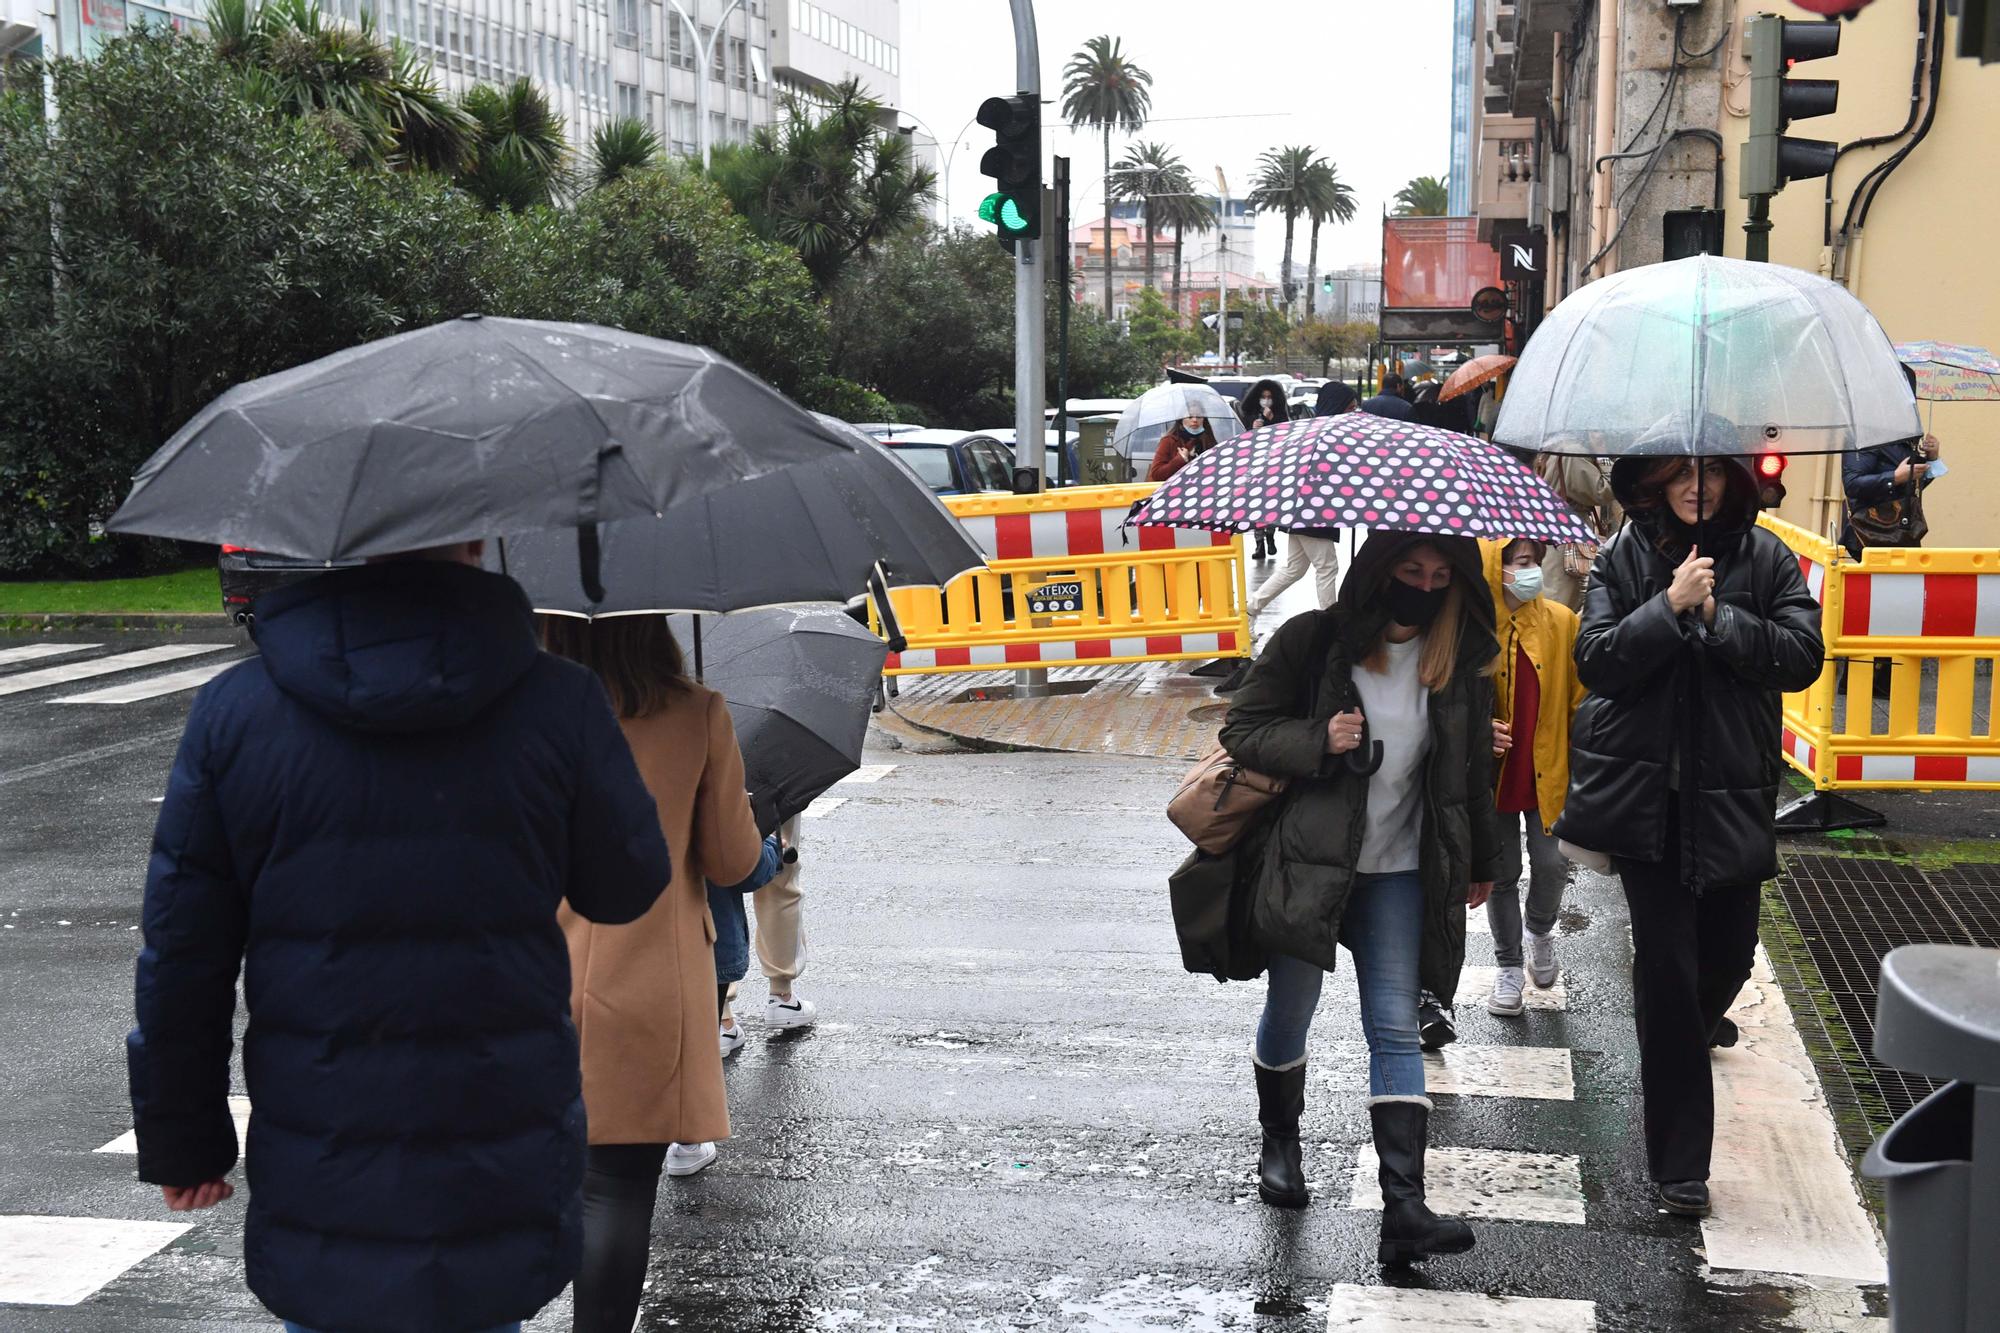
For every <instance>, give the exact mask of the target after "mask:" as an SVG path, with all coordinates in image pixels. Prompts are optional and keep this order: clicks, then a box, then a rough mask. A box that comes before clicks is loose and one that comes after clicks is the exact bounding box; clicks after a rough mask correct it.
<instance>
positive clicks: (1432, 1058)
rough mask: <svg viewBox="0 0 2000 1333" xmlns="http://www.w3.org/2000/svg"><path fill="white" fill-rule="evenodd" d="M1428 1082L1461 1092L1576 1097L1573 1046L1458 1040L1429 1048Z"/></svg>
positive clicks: (1467, 1094)
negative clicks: (1482, 1043) (1480, 1043)
mask: <svg viewBox="0 0 2000 1333" xmlns="http://www.w3.org/2000/svg"><path fill="white" fill-rule="evenodd" d="M1424 1086H1425V1087H1426V1088H1428V1089H1430V1091H1432V1092H1450V1093H1456V1094H1458V1095H1459V1096H1461V1097H1534V1098H1541V1099H1543V1100H1547V1101H1562V1102H1573V1101H1575V1100H1576V1077H1575V1074H1574V1072H1573V1071H1572V1069H1571V1066H1570V1058H1569V1050H1568V1048H1567V1047H1548V1046H1467V1045H1466V1044H1465V1043H1463V1042H1453V1043H1452V1044H1451V1045H1449V1046H1447V1047H1445V1048H1444V1049H1443V1050H1439V1051H1427V1052H1425V1053H1424Z"/></svg>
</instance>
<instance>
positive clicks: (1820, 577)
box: [1799, 555, 1826, 606]
mask: <svg viewBox="0 0 2000 1333" xmlns="http://www.w3.org/2000/svg"><path fill="white" fill-rule="evenodd" d="M1799 573H1801V574H1803V575H1805V576H1806V591H1808V592H1810V593H1811V594H1812V598H1813V600H1814V601H1815V602H1818V603H1819V604H1820V605H1821V606H1825V605H1826V566H1825V565H1822V564H1821V563H1820V562H1819V561H1817V560H1815V559H1813V558H1812V557H1811V556H1809V555H1802V556H1800V557H1799Z"/></svg>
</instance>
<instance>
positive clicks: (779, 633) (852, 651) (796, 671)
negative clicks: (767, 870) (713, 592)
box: [674, 607, 889, 833]
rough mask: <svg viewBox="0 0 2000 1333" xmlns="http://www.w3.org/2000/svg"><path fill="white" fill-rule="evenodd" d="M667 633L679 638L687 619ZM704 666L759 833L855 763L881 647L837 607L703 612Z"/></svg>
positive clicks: (884, 652)
mask: <svg viewBox="0 0 2000 1333" xmlns="http://www.w3.org/2000/svg"><path fill="white" fill-rule="evenodd" d="M674 632H675V633H676V635H678V636H679V637H680V638H681V639H682V640H683V641H684V642H685V641H686V639H687V637H688V632H689V626H688V624H687V622H686V621H682V620H677V621H676V622H675V623H674ZM701 633H702V648H703V657H704V659H705V661H704V670H703V672H702V677H703V681H704V683H706V684H707V685H708V687H709V688H710V689H713V690H719V691H720V692H721V694H722V697H723V698H724V699H725V700H727V701H728V703H729V713H730V716H731V717H732V718H733V719H734V720H735V723H736V742H737V744H738V745H739V746H740V747H741V748H742V750H743V767H744V770H745V780H746V785H748V787H749V789H750V807H751V809H752V810H753V811H754V812H755V813H756V816H757V827H758V828H760V829H762V830H763V831H764V832H765V833H770V832H772V831H774V830H775V829H776V828H777V827H778V825H779V824H781V823H783V822H784V821H785V820H787V819H790V818H791V817H792V816H793V815H796V814H798V813H800V812H801V811H803V810H804V809H805V808H806V807H807V806H808V805H811V804H812V803H813V801H814V800H816V799H817V798H818V797H819V796H820V795H821V794H822V793H823V792H825V791H826V789H827V788H828V787H831V786H832V785H833V784H834V783H836V782H838V781H840V780H841V779H842V778H844V777H846V776H847V775H848V774H849V773H852V772H853V771H854V770H855V769H856V768H857V767H859V766H860V764H861V747H862V745H863V744H864V743H865V742H866V741H867V739H868V716H869V710H870V709H871V708H872V707H873V705H874V702H875V691H876V687H877V686H878V685H879V683H880V682H881V679H882V665H883V663H884V662H886V661H887V660H888V654H889V646H888V645H887V644H885V643H883V642H882V640H880V639H878V638H876V637H875V636H874V635H873V634H870V633H869V632H868V631H867V630H865V629H863V628H862V627H861V626H860V625H858V624H856V623H855V622H854V621H853V620H852V619H850V618H849V617H848V616H846V615H844V614H843V613H841V612H839V611H835V610H831V609H829V608H825V607H786V608H778V609H773V610H766V611H749V612H745V613H744V614H742V615H735V616H722V617H720V618H717V619H705V620H703V621H702V624H701Z"/></svg>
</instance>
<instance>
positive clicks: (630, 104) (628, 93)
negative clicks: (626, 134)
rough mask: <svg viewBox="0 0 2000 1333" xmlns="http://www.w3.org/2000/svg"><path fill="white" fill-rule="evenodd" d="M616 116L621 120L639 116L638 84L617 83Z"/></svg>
mask: <svg viewBox="0 0 2000 1333" xmlns="http://www.w3.org/2000/svg"><path fill="white" fill-rule="evenodd" d="M618 116H619V118H620V119H621V120H637V119H638V118H639V85H638V84H636V83H621V84H619V85H618Z"/></svg>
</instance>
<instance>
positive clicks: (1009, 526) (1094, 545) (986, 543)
mask: <svg viewBox="0 0 2000 1333" xmlns="http://www.w3.org/2000/svg"><path fill="white" fill-rule="evenodd" d="M1125 514H1126V510H1125V509H1124V508H1116V509H1064V510H1052V511H1049V512H1045V513H1038V514H972V515H961V516H960V517H959V520H958V523H959V526H960V527H962V528H964V529H965V533H966V535H967V536H968V537H971V538H972V540H973V541H974V542H975V543H977V544H978V546H979V549H980V550H982V551H984V552H985V553H986V558H987V559H988V560H1044V559H1060V558H1062V557H1064V556H1072V555H1123V554H1127V553H1136V552H1140V551H1174V550H1187V549H1203V548H1207V547H1212V546H1227V545H1229V543H1231V542H1232V541H1234V540H1236V534H1234V533H1230V532H1207V531H1203V530H1201V529H1198V528H1158V527H1126V526H1125Z"/></svg>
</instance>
